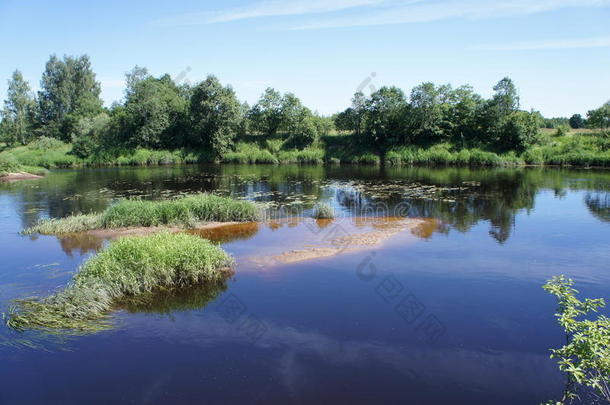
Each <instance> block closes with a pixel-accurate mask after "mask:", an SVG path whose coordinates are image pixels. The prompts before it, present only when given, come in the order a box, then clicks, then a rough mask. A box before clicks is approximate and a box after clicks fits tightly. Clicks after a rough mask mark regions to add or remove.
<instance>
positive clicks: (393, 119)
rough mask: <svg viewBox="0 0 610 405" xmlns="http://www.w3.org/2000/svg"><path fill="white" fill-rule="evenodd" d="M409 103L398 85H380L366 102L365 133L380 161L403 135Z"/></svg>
mask: <svg viewBox="0 0 610 405" xmlns="http://www.w3.org/2000/svg"><path fill="white" fill-rule="evenodd" d="M408 107H409V105H408V103H407V100H406V98H405V95H404V93H403V92H402V90H400V89H399V88H398V87H385V86H384V87H382V88H380V89H379V90H377V91H376V92H374V93H373V94H372V95H371V98H370V100H369V102H368V103H367V119H366V130H365V131H366V135H367V138H368V141H369V143H370V144H371V145H372V146H373V147H374V148H375V150H376V151H377V154H378V155H379V158H380V160H381V163H382V164H384V163H385V155H386V153H387V151H388V150H389V148H390V147H391V146H393V145H396V144H398V143H399V142H400V140H401V139H402V138H403V137H404V134H405V125H406V118H405V116H406V114H407V112H408V111H407V109H408Z"/></svg>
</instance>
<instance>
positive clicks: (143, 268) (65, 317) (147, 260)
mask: <svg viewBox="0 0 610 405" xmlns="http://www.w3.org/2000/svg"><path fill="white" fill-rule="evenodd" d="M232 264H233V260H232V258H231V257H230V256H229V255H228V254H227V253H226V252H224V251H223V250H222V249H221V248H219V247H218V246H216V245H214V244H212V243H211V242H209V241H207V240H205V239H202V238H200V237H198V236H193V235H188V234H185V233H174V234H172V233H159V234H155V235H151V236H145V237H142V236H137V237H133V236H132V237H124V238H120V239H118V240H117V241H115V242H112V243H111V244H110V245H109V246H108V247H107V248H106V249H105V250H103V251H102V252H101V253H99V254H97V255H96V256H94V257H92V258H90V259H89V260H87V261H86V262H85V263H84V264H83V265H82V266H81V267H80V269H79V271H78V272H77V273H76V275H75V276H74V279H73V280H72V282H71V283H70V284H69V285H68V286H67V287H66V288H65V289H64V290H63V291H60V292H58V293H56V294H54V295H52V296H50V297H47V298H43V299H40V300H36V299H27V300H21V301H18V302H17V306H16V307H14V308H12V309H11V313H10V314H9V318H8V321H7V325H8V326H9V327H11V328H13V329H17V330H25V329H42V330H48V331H53V330H66V329H67V330H68V331H66V332H67V333H70V332H72V333H91V332H95V331H98V330H100V329H103V328H105V327H108V326H109V324H108V322H107V319H106V318H107V316H108V314H109V312H110V311H111V310H112V309H113V308H114V307H115V306H116V304H117V303H118V302H119V301H120V300H122V299H125V298H132V299H133V298H134V297H138V296H140V295H141V294H149V293H153V292H155V291H159V290H161V289H178V288H184V287H188V286H195V285H201V284H204V283H214V282H218V281H219V280H222V279H224V278H225V277H226V272H225V271H224V270H225V269H227V268H228V267H230V266H232Z"/></svg>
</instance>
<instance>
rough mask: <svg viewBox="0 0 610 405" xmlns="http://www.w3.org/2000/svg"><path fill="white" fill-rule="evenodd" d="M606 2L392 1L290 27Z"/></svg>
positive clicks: (605, 1) (609, 0)
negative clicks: (383, 5)
mask: <svg viewBox="0 0 610 405" xmlns="http://www.w3.org/2000/svg"><path fill="white" fill-rule="evenodd" d="M603 6H610V0H538V1H532V0H500V1H487V0H453V1H452V0H436V1H435V0H429V1H425V2H417V3H412V4H399V3H395V4H394V5H393V6H392V7H385V8H381V9H378V10H375V11H374V12H371V13H366V14H358V15H350V16H340V17H334V18H325V19H317V20H316V21H309V22H306V23H303V24H301V25H298V26H293V27H292V29H320V28H340V27H357V26H371V25H387V24H407V23H423V22H431V21H439V20H445V19H451V18H464V19H485V18H498V17H513V16H521V15H530V14H536V13H542V12H547V11H552V10H556V9H561V8H568V7H603Z"/></svg>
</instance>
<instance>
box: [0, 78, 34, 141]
mask: <svg viewBox="0 0 610 405" xmlns="http://www.w3.org/2000/svg"><path fill="white" fill-rule="evenodd" d="M35 108H36V102H35V100H34V97H33V95H32V91H31V90H30V85H29V84H28V82H27V81H25V80H24V79H23V75H22V74H21V72H20V71H19V70H15V71H14V72H13V75H12V77H11V79H10V80H9V81H8V90H7V95H6V100H4V109H3V110H2V111H1V112H0V114H1V117H2V121H3V125H2V129H1V132H2V133H1V134H0V135H1V140H3V141H4V142H6V143H7V144H9V145H11V144H15V143H19V144H21V145H25V144H27V143H28V142H29V141H31V140H32V137H33V133H32V121H33V116H34V113H35Z"/></svg>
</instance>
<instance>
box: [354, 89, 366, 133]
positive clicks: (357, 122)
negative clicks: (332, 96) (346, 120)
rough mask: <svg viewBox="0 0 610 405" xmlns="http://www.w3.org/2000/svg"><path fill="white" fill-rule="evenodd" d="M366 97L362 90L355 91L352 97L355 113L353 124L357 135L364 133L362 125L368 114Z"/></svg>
mask: <svg viewBox="0 0 610 405" xmlns="http://www.w3.org/2000/svg"><path fill="white" fill-rule="evenodd" d="M366 103H367V100H366V97H365V96H364V94H363V93H362V92H361V91H357V92H356V93H354V97H353V98H352V107H351V108H352V110H353V114H354V118H353V125H354V132H355V133H356V135H357V136H360V134H361V133H362V127H363V125H364V119H365V116H366Z"/></svg>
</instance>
